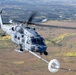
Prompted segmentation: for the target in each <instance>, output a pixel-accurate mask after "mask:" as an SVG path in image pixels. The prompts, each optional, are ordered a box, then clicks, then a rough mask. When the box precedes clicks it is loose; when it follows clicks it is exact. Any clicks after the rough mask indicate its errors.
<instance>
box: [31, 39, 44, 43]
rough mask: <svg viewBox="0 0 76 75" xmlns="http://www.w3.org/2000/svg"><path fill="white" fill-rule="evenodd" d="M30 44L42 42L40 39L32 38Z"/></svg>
mask: <svg viewBox="0 0 76 75" xmlns="http://www.w3.org/2000/svg"><path fill="white" fill-rule="evenodd" d="M31 42H32V44H44V40H43V39H42V38H32V39H31Z"/></svg>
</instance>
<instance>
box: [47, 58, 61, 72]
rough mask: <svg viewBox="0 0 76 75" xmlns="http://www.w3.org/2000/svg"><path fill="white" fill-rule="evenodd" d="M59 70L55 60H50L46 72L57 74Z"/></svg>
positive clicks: (57, 62) (58, 64)
mask: <svg viewBox="0 0 76 75" xmlns="http://www.w3.org/2000/svg"><path fill="white" fill-rule="evenodd" d="M59 68H60V63H59V61H58V60H57V59H53V60H51V61H50V62H49V64H48V70H49V71H50V72H52V73H55V72H57V71H58V70H59Z"/></svg>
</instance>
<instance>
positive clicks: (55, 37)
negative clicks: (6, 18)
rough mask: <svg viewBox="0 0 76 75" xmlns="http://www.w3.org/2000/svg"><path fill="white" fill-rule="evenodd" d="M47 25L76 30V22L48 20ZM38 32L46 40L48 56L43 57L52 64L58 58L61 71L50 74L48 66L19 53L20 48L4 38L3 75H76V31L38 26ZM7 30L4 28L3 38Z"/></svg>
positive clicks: (0, 63)
mask: <svg viewBox="0 0 76 75" xmlns="http://www.w3.org/2000/svg"><path fill="white" fill-rule="evenodd" d="M45 24H49V25H59V26H70V27H71V26H72V27H76V22H75V21H48V22H46V23H45ZM36 29H37V31H38V33H39V34H40V35H41V36H43V37H44V38H45V42H46V44H47V47H48V48H47V51H48V53H49V54H48V56H44V55H42V57H43V58H44V59H46V60H48V61H50V60H52V59H54V58H55V59H58V60H59V61H60V63H61V68H67V69H69V68H70V69H72V70H73V71H68V70H59V71H58V72H57V73H50V72H49V71H48V68H47V66H48V65H47V64H46V63H45V62H43V61H42V60H40V59H38V58H36V57H35V56H33V55H32V54H30V53H28V52H25V53H17V52H15V51H14V50H15V49H17V48H18V46H17V45H15V44H14V43H13V42H12V41H11V40H10V39H3V40H2V38H3V37H1V36H0V75H76V30H73V29H57V28H43V27H36ZM2 33H3V31H2V30H1V29H0V35H1V34H2Z"/></svg>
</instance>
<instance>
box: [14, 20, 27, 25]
mask: <svg viewBox="0 0 76 75" xmlns="http://www.w3.org/2000/svg"><path fill="white" fill-rule="evenodd" d="M14 21H16V22H19V23H23V24H25V23H27V22H26V21H19V20H14Z"/></svg>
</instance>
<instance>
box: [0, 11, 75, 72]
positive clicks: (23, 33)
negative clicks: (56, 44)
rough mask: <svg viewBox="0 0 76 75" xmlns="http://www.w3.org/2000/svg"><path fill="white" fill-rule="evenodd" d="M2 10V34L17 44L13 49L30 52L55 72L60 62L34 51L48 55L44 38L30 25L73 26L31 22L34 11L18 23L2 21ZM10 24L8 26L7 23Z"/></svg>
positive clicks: (0, 17) (0, 18) (0, 25)
mask: <svg viewBox="0 0 76 75" xmlns="http://www.w3.org/2000/svg"><path fill="white" fill-rule="evenodd" d="M1 14H2V11H1V12H0V28H1V29H2V30H3V31H4V34H3V35H2V36H5V35H6V34H8V35H10V36H11V40H12V41H13V42H14V43H15V44H17V45H19V47H20V48H19V49H18V50H15V51H16V52H20V53H23V52H25V51H28V52H30V53H31V54H33V55H34V56H36V57H38V58H39V59H41V60H42V61H44V62H46V63H47V64H48V69H49V71H50V72H52V73H55V72H57V71H58V70H59V69H62V68H60V62H59V61H58V60H57V59H53V60H51V61H50V62H49V61H47V60H45V59H43V58H42V57H41V56H39V55H37V54H36V53H35V52H38V53H40V55H42V54H44V55H48V52H47V51H46V50H47V46H46V44H45V40H44V38H43V37H41V36H40V35H39V34H38V33H37V31H36V29H35V28H32V27H31V26H30V25H34V26H42V27H51V28H65V29H76V28H75V27H64V26H53V25H44V24H37V23H33V22H32V20H33V19H34V17H35V15H36V12H34V13H32V14H31V15H30V17H29V19H28V21H19V20H15V21H16V22H19V23H20V24H14V23H13V22H12V21H10V23H3V22H2V15H1ZM8 24H10V26H9V25H8Z"/></svg>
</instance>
